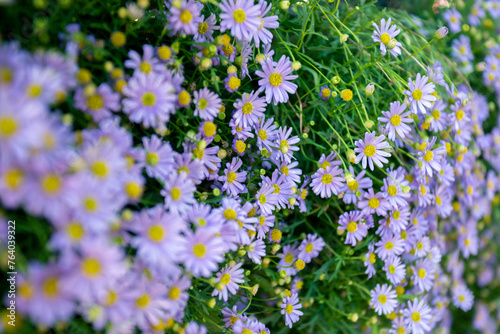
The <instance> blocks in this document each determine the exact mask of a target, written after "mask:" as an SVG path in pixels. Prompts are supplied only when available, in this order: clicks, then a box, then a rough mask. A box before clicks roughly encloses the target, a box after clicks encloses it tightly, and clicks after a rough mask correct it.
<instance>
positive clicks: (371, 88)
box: [365, 82, 375, 96]
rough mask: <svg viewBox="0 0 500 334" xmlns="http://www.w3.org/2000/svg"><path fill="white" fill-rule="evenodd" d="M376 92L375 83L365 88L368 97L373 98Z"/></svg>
mask: <svg viewBox="0 0 500 334" xmlns="http://www.w3.org/2000/svg"><path fill="white" fill-rule="evenodd" d="M374 91H375V84H374V83H373V82H371V83H369V84H368V85H366V88H365V94H366V96H372V95H373V92H374Z"/></svg>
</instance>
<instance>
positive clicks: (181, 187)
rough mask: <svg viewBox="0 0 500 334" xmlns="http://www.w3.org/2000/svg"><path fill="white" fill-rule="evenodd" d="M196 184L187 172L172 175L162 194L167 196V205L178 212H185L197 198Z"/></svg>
mask: <svg viewBox="0 0 500 334" xmlns="http://www.w3.org/2000/svg"><path fill="white" fill-rule="evenodd" d="M195 191H196V186H195V185H194V183H193V182H192V181H191V180H190V179H188V176H187V174H186V173H181V174H179V175H177V174H173V175H171V176H170V177H169V178H168V179H167V181H166V182H165V188H164V189H163V190H162V191H161V192H160V194H161V195H162V196H163V197H165V207H166V208H167V209H169V210H170V211H173V212H175V213H178V214H181V215H182V214H184V213H186V212H187V210H188V209H189V207H190V206H191V205H193V204H194V203H195V202H196V200H195V198H194V192H195Z"/></svg>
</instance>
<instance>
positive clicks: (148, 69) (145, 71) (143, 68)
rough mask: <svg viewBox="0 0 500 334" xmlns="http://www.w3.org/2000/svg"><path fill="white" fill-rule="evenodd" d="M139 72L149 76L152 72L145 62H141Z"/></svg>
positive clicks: (149, 65)
mask: <svg viewBox="0 0 500 334" xmlns="http://www.w3.org/2000/svg"><path fill="white" fill-rule="evenodd" d="M139 68H140V70H141V71H142V72H144V73H146V74H149V73H150V72H151V71H152V70H153V67H152V66H151V64H150V63H148V62H147V61H143V62H142V63H141V65H140V66H139Z"/></svg>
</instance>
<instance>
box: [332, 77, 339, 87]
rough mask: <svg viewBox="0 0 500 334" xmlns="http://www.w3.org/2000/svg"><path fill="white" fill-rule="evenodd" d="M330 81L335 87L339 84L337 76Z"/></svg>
mask: <svg viewBox="0 0 500 334" xmlns="http://www.w3.org/2000/svg"><path fill="white" fill-rule="evenodd" d="M331 81H332V84H334V85H336V84H338V83H339V82H340V77H339V76H338V75H336V76H334V77H333V78H332V80H331Z"/></svg>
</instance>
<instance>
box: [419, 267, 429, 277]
mask: <svg viewBox="0 0 500 334" xmlns="http://www.w3.org/2000/svg"><path fill="white" fill-rule="evenodd" d="M417 273H418V277H420V278H425V276H427V273H426V271H425V269H424V268H420V269H419V270H418V272H417Z"/></svg>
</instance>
